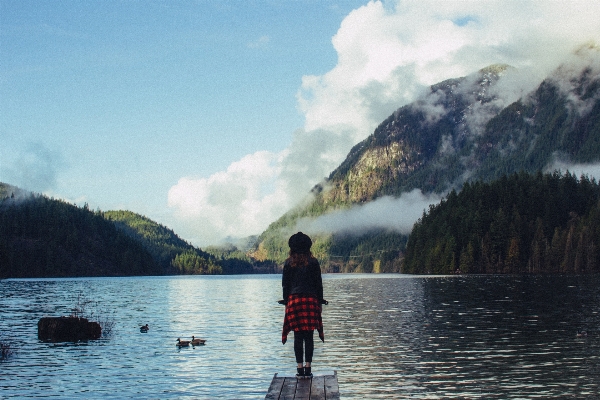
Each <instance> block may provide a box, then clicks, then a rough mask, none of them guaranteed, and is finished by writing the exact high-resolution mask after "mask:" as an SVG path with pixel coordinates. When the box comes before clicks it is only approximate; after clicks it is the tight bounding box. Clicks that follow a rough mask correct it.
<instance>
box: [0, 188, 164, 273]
mask: <svg viewBox="0 0 600 400" xmlns="http://www.w3.org/2000/svg"><path fill="white" fill-rule="evenodd" d="M162 273H163V270H162V269H161V267H160V265H159V264H158V263H157V262H156V261H155V260H154V259H153V258H152V255H151V254H150V253H149V252H148V251H147V250H146V249H145V248H144V247H143V246H142V245H141V244H140V243H139V242H137V241H135V240H134V239H132V238H130V237H128V236H127V235H125V234H124V233H122V232H120V231H118V230H117V228H116V227H115V225H114V224H113V223H111V222H110V221H107V220H106V219H104V218H103V217H102V215H101V214H100V213H98V212H93V211H91V210H89V208H88V206H87V204H86V205H85V206H84V207H76V206H74V205H72V204H68V203H66V202H64V201H61V200H55V199H50V198H47V197H45V196H41V195H34V194H29V195H27V196H24V197H18V198H14V196H12V195H11V196H8V197H5V198H3V199H1V200H0V277H23V278H28V277H71V276H119V275H158V274H162Z"/></svg>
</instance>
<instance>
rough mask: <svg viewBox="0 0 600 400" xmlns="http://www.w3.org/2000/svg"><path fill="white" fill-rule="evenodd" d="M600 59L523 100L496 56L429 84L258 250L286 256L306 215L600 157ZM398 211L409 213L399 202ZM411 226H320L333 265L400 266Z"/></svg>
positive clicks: (561, 73) (560, 74)
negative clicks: (511, 93)
mask: <svg viewBox="0 0 600 400" xmlns="http://www.w3.org/2000/svg"><path fill="white" fill-rule="evenodd" d="M587 50H589V52H590V53H591V56H590V55H589V54H587V53H586V57H587V56H589V57H590V59H591V60H592V61H589V65H588V64H584V66H581V62H582V61H581V60H579V64H577V63H575V65H565V66H563V67H561V68H560V69H559V70H557V71H556V72H555V73H554V74H553V75H552V76H549V77H548V78H547V79H545V80H544V81H543V82H542V83H541V84H540V85H539V87H538V88H537V89H536V90H535V91H533V92H531V93H529V94H527V95H524V96H522V97H521V98H520V99H519V100H517V101H514V102H512V103H510V104H505V103H504V102H503V101H502V98H501V96H500V95H501V92H502V91H501V89H500V88H501V86H499V82H500V81H501V80H502V79H503V77H504V76H505V75H507V73H508V72H510V71H511V68H510V67H508V66H505V65H498V66H491V67H488V68H485V69H483V70H481V71H479V72H478V73H476V74H473V75H471V76H467V77H463V78H457V79H451V80H447V81H444V82H441V83H439V84H436V85H433V86H431V88H430V90H429V92H428V93H427V94H426V95H424V96H423V97H421V98H420V99H419V100H418V101H416V102H414V103H412V104H409V105H406V106H404V107H401V108H400V109H398V110H397V111H396V112H395V113H393V114H392V115H391V116H390V117H388V118H387V119H386V120H385V121H383V122H382V123H381V124H380V125H379V126H378V127H377V129H375V131H374V132H373V134H371V135H370V136H369V137H368V138H367V139H365V140H364V141H362V142H361V143H359V144H357V145H356V146H354V148H353V149H352V150H351V151H350V153H349V154H348V156H347V158H346V160H345V161H344V162H343V163H342V164H341V165H340V166H339V167H338V168H337V169H336V170H334V171H333V172H332V173H331V174H330V176H329V177H328V179H326V180H325V181H324V182H323V183H322V184H319V185H317V186H316V187H315V188H314V189H313V190H312V195H313V200H312V201H311V202H310V203H309V204H308V205H306V206H302V207H298V208H296V209H294V210H291V211H290V212H288V213H286V214H285V215H283V216H282V217H281V218H280V219H279V220H277V221H275V222H274V223H272V224H271V225H270V226H269V228H268V229H267V230H266V231H265V232H263V233H262V234H261V236H260V237H259V245H258V247H257V248H256V249H255V251H254V255H255V256H256V257H262V258H271V259H274V260H277V261H278V262H281V261H282V260H283V259H285V257H286V253H287V247H286V245H285V238H286V237H287V236H288V235H289V234H290V233H292V232H293V231H294V230H296V229H297V228H298V226H297V224H298V223H300V222H305V221H306V219H307V218H309V219H315V218H317V217H321V216H323V215H327V214H329V213H331V212H332V211H334V210H344V209H349V208H351V207H352V206H355V205H364V204H368V203H370V202H373V201H374V200H376V199H380V198H382V197H384V196H391V197H394V198H397V197H399V196H401V195H402V194H406V193H409V192H411V191H412V190H414V189H417V190H419V191H421V192H422V193H424V194H438V195H444V194H446V193H448V192H449V191H450V190H452V189H457V190H460V188H461V187H462V186H463V185H464V184H465V183H466V182H476V181H483V182H490V181H492V180H495V179H499V178H501V177H502V176H505V175H510V174H512V173H514V172H519V171H525V172H529V173H534V174H535V173H537V172H538V171H545V170H546V169H547V168H548V167H549V166H551V165H553V163H555V162H556V161H568V162H573V163H575V162H576V163H590V162H597V161H598V160H600V71H599V70H600V68H599V67H598V64H599V63H598V59H600V56H599V55H598V53H600V52H599V51H598V49H596V48H592V49H587ZM387 212H388V213H389V214H390V215H393V214H398V213H402V212H403V210H402V209H400V208H398V207H396V208H390V209H389V210H387ZM406 233H407V232H403V233H399V232H397V231H388V230H384V229H372V230H370V231H368V232H358V231H357V232H343V233H342V232H334V231H333V229H332V230H331V231H330V232H324V233H320V234H315V235H314V236H315V238H316V240H315V252H316V255H317V256H318V257H319V259H320V260H321V262H322V264H323V265H324V269H326V270H334V271H337V270H341V271H365V272H371V271H382V272H384V271H399V268H400V265H401V263H402V258H403V254H404V246H405V244H406V239H407V236H406Z"/></svg>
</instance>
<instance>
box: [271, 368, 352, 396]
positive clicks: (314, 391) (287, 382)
mask: <svg viewBox="0 0 600 400" xmlns="http://www.w3.org/2000/svg"><path fill="white" fill-rule="evenodd" d="M339 399H340V390H339V384H338V380H337V371H334V372H333V375H315V376H314V377H313V378H312V379H297V378H296V377H295V376H289V377H283V376H278V375H277V374H275V375H274V376H273V380H272V381H271V385H270V386H269V391H268V393H267V395H266V397H265V400H339Z"/></svg>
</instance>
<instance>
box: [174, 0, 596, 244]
mask: <svg viewBox="0 0 600 400" xmlns="http://www.w3.org/2000/svg"><path fill="white" fill-rule="evenodd" d="M598 15H600V3H598V2H590V1H587V0H581V1H578V0H570V1H524V0H518V1H517V0H514V1H507V0H488V1H480V0H473V1H469V0H460V1H459V0H456V1H441V0H408V1H404V0H403V1H399V2H398V3H397V4H392V3H390V4H388V3H385V4H384V3H381V2H379V1H371V2H369V3H368V4H366V5H365V6H363V7H360V8H358V9H356V10H354V11H352V12H351V13H350V14H349V15H348V16H347V17H346V18H345V19H344V21H343V22H342V24H341V26H340V28H339V30H338V32H337V34H336V35H335V36H334V37H333V39H332V44H333V46H334V48H335V50H336V52H337V54H338V63H337V65H336V66H335V67H334V68H333V69H332V70H330V71H329V72H327V73H325V74H324V75H320V76H313V75H310V76H304V77H303V78H302V86H301V87H300V89H299V91H298V95H297V97H298V106H299V109H300V110H301V111H302V112H303V113H304V115H305V126H304V127H303V129H299V130H298V131H297V132H295V133H294V136H293V141H292V144H291V146H290V147H289V148H288V149H285V150H283V151H282V152H281V153H279V154H272V153H268V152H259V153H255V154H252V155H249V156H246V157H244V158H243V159H242V160H240V161H238V162H235V163H233V164H232V165H231V166H230V167H229V168H228V169H227V170H226V171H222V172H218V173H216V174H214V175H213V176H211V177H208V178H197V179H196V178H188V177H186V178H181V179H180V181H179V182H178V183H177V184H176V185H175V186H173V187H172V188H171V190H170V191H169V206H170V207H172V208H173V209H174V210H175V212H176V214H177V215H178V217H179V218H180V220H181V224H184V225H186V226H187V228H188V229H187V231H188V232H193V234H192V235H188V236H191V237H194V238H195V241H196V242H197V243H198V244H203V243H204V244H206V243H212V242H214V241H216V240H217V239H219V238H223V237H225V236H228V235H231V236H237V237H241V236H245V235H249V234H258V233H260V232H261V231H262V230H263V229H265V228H266V227H267V226H268V225H269V223H271V222H272V221H273V220H275V219H276V218H277V217H279V216H280V215H281V214H282V213H283V212H285V211H286V210H288V209H289V208H290V207H292V206H293V205H294V204H296V203H297V202H298V201H300V200H301V199H302V198H303V197H305V196H306V195H307V193H308V191H309V190H310V189H311V187H312V186H313V185H315V184H316V183H318V182H319V181H321V180H322V179H323V178H324V177H325V176H326V175H327V174H328V173H329V172H331V170H332V169H334V168H335V167H337V165H339V164H340V163H341V162H342V161H343V159H344V157H345V156H346V154H347V153H348V151H349V150H350V148H351V147H352V146H353V145H354V144H356V143H358V142H359V141H360V140H362V139H364V138H365V137H367V136H368V135H369V134H371V133H372V132H373V130H374V128H375V127H376V126H377V124H378V123H380V122H381V121H382V120H383V119H385V118H386V117H387V116H389V115H390V114H391V113H392V112H393V111H394V110H396V109H397V108H399V107H400V106H402V105H404V104H407V103H409V102H411V101H413V100H415V98H416V96H417V95H418V94H419V93H421V92H422V90H423V88H424V87H426V86H428V85H431V84H433V83H436V82H439V81H441V80H444V79H448V78H453V77H458V76H464V75H467V74H469V73H472V72H474V71H476V70H478V69H480V68H482V67H485V66H487V65H490V64H494V63H506V64H510V65H512V66H515V67H517V68H519V69H521V70H523V69H526V70H527V71H528V75H527V76H531V77H534V78H535V79H539V78H540V77H542V76H544V75H546V74H548V73H549V72H550V71H552V70H553V69H554V68H556V67H557V66H558V65H559V64H560V62H561V61H562V60H563V59H564V57H565V56H566V55H567V54H568V53H569V52H572V51H573V50H574V49H575V48H576V47H577V46H579V45H581V44H583V43H584V42H588V41H596V42H600V29H598V21H597V17H598ZM523 76H526V75H523ZM524 85H526V83H524ZM178 230H179V229H178Z"/></svg>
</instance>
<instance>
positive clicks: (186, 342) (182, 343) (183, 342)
mask: <svg viewBox="0 0 600 400" xmlns="http://www.w3.org/2000/svg"><path fill="white" fill-rule="evenodd" d="M189 345H190V341H189V340H181V339H180V338H177V347H186V346H189Z"/></svg>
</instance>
